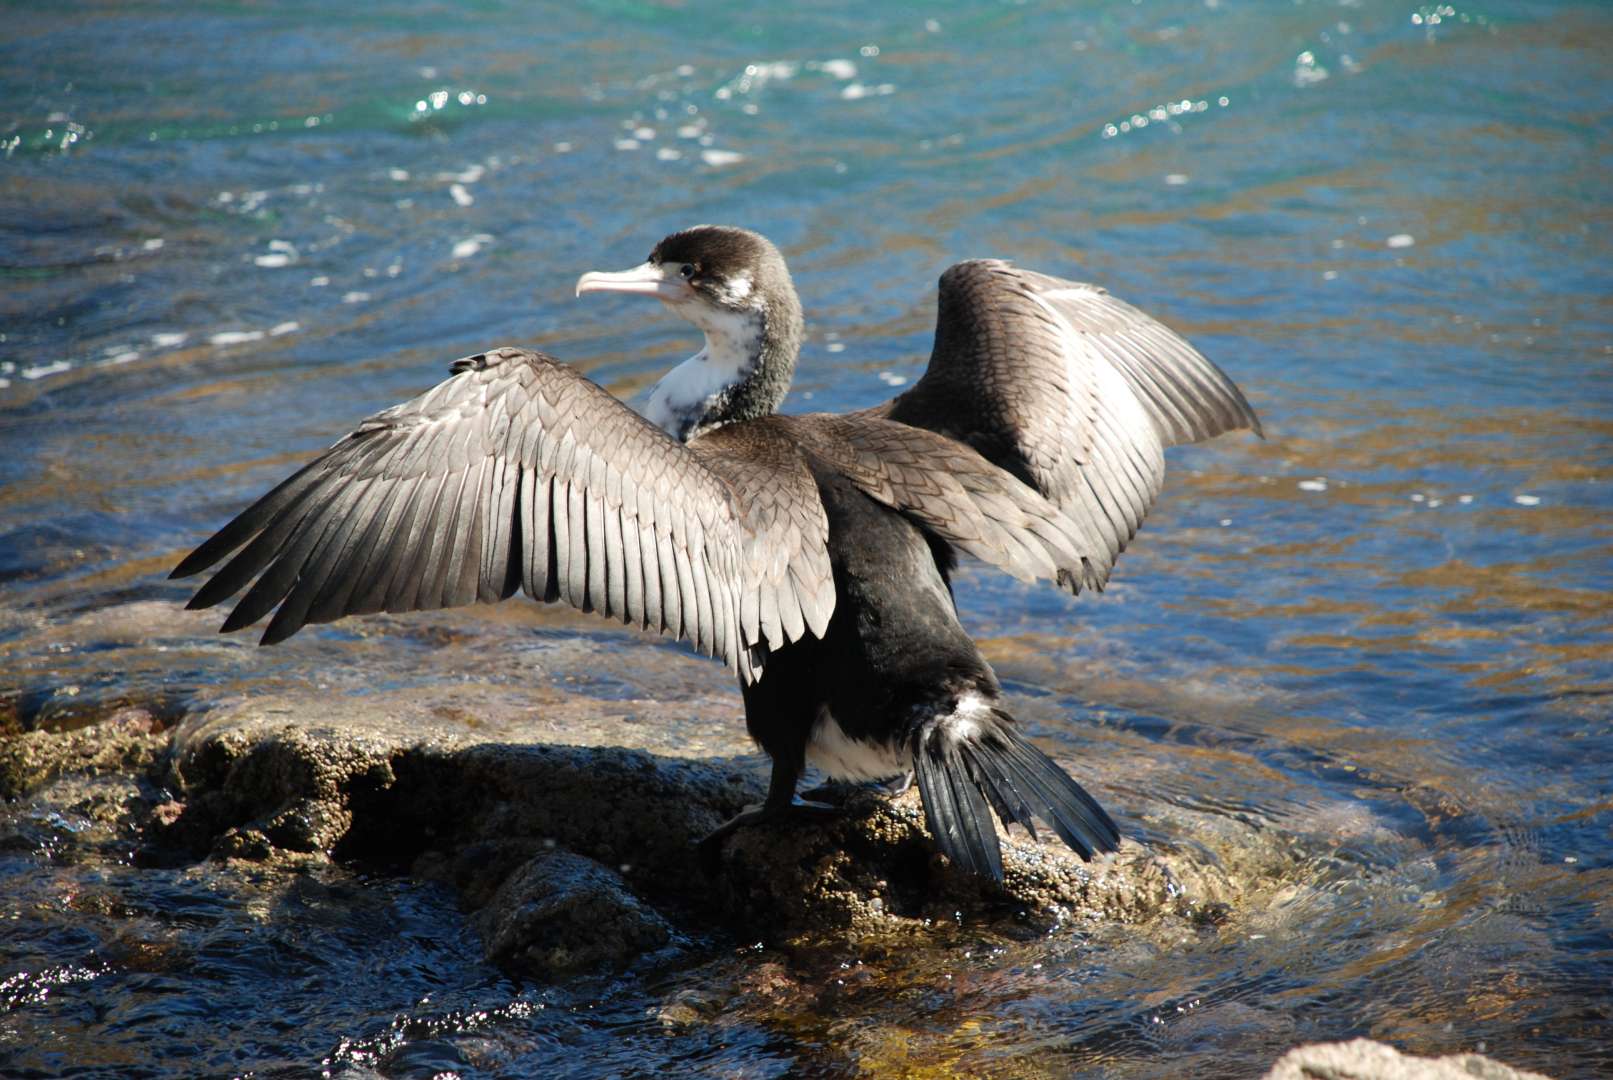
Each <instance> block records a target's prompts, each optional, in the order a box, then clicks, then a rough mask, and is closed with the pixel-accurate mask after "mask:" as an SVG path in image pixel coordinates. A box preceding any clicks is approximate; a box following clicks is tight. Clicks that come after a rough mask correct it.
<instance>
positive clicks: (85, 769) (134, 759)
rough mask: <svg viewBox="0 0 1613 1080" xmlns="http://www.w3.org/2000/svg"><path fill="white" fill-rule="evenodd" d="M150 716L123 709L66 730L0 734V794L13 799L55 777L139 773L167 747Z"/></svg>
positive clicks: (137, 711) (166, 742)
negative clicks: (96, 720)
mask: <svg viewBox="0 0 1613 1080" xmlns="http://www.w3.org/2000/svg"><path fill="white" fill-rule="evenodd" d="M155 727H157V725H156V724H155V722H154V721H153V719H152V717H151V715H150V714H149V713H148V712H146V711H144V710H141V709H132V708H124V709H119V710H117V711H116V712H114V713H112V714H111V715H110V716H108V717H107V718H106V719H105V720H104V721H103V722H101V723H98V724H92V725H90V726H88V727H81V728H75V729H74V730H72V731H65V732H55V731H29V732H24V733H22V734H17V735H10V736H6V737H4V738H0V798H4V799H17V798H21V797H22V796H24V795H27V794H29V793H30V792H33V791H35V790H37V789H39V788H41V787H44V786H45V785H46V784H48V783H50V782H51V781H53V780H55V779H57V778H58V777H62V776H67V775H73V776H109V775H114V774H120V773H121V774H128V773H143V772H145V771H146V770H147V769H149V768H150V767H151V766H152V764H153V763H154V762H155V761H156V759H157V756H158V755H159V754H160V753H161V752H162V751H163V750H164V749H165V748H166V747H167V745H168V739H167V737H166V736H165V735H162V734H157V733H155V732H154V728H155Z"/></svg>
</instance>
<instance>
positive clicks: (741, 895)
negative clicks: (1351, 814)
mask: <svg viewBox="0 0 1613 1080" xmlns="http://www.w3.org/2000/svg"><path fill="white" fill-rule="evenodd" d="M299 704H301V703H299ZM308 704H310V705H311V703H308ZM304 707H306V706H304ZM296 712H297V709H295V708H292V707H289V706H288V705H286V704H285V703H281V702H275V701H268V700H259V701H256V702H254V703H252V704H251V705H249V706H237V707H235V708H232V709H226V710H220V711H217V712H215V713H212V714H209V715H207V716H205V717H201V718H197V719H196V720H194V721H187V722H185V723H184V724H182V725H181V726H180V728H179V729H178V733H177V736H176V752H175V754H174V758H173V774H172V783H173V786H174V787H175V788H176V790H178V791H180V792H181V793H182V798H183V800H184V810H183V813H182V814H180V816H179V818H178V820H177V821H174V822H173V824H172V825H170V826H168V827H167V828H165V829H164V828H161V827H158V828H157V829H156V830H155V831H156V832H158V833H159V834H160V835H161V836H162V837H163V838H164V839H165V840H166V841H167V842H169V843H172V844H177V845H180V846H183V847H185V848H186V849H188V850H190V851H191V852H192V853H193V854H194V855H201V854H205V853H208V852H211V853H212V854H214V855H215V856H219V857H226V858H244V859H259V860H264V859H275V858H280V857H282V856H284V855H286V854H301V855H321V854H323V855H325V856H336V857H358V856H361V857H364V858H368V859H381V860H389V861H392V862H394V863H396V864H399V865H402V866H409V865H413V866H414V868H415V871H416V872H417V873H421V874H423V875H425V876H430V877H436V878H439V879H442V880H445V881H448V882H450V883H452V884H453V885H454V886H455V887H456V888H457V889H459V891H460V893H461V896H462V897H463V898H464V900H465V902H466V904H467V906H469V907H471V908H473V909H474V908H481V907H483V906H485V905H488V904H492V905H500V904H505V903H507V902H509V900H510V897H509V896H506V895H505V894H504V893H503V892H502V889H501V887H502V886H503V884H504V883H505V881H506V879H507V878H509V877H510V876H511V874H513V873H515V872H517V868H518V867H521V866H522V865H523V864H526V863H527V862H528V861H529V860H531V859H533V858H534V856H537V855H540V854H542V853H543V852H544V851H549V850H557V851H560V852H570V853H572V854H574V855H578V856H582V857H585V858H586V859H589V860H592V861H593V862H594V863H597V864H599V865H601V866H603V867H611V868H615V869H613V870H612V871H611V872H612V873H614V874H619V875H620V879H621V881H622V882H623V883H624V887H625V888H628V889H630V890H632V892H633V894H634V895H635V896H637V897H639V898H641V899H642V900H643V902H645V903H647V904H651V905H657V906H659V907H661V908H663V909H669V908H675V909H677V910H678V911H680V912H683V913H686V914H690V915H694V916H696V917H697V921H702V922H706V923H708V924H711V925H717V926H721V927H723V928H724V929H725V930H726V931H727V932H738V933H743V934H747V935H754V936H756V937H759V938H765V939H767V940H771V941H787V940H791V939H795V938H800V937H803V936H807V937H821V936H823V935H830V936H838V937H847V938H859V937H866V936H869V935H880V934H891V933H895V934H904V933H909V932H911V931H913V930H915V929H922V928H923V927H924V926H925V925H927V924H934V923H936V922H954V923H969V924H978V925H983V926H988V927H989V926H997V927H1000V928H1001V929H1002V930H1003V932H1005V933H1008V934H1010V935H1011V936H1022V935H1024V934H1027V933H1036V932H1040V930H1038V929H1037V928H1041V929H1043V930H1045V929H1046V928H1047V927H1050V926H1054V925H1059V924H1062V923H1066V922H1069V921H1083V920H1084V921H1086V922H1089V923H1093V924H1098V923H1105V924H1109V923H1115V922H1120V923H1124V924H1127V925H1132V926H1139V925H1147V924H1151V923H1157V922H1159V921H1160V920H1161V919H1166V920H1171V921H1173V922H1174V923H1177V924H1184V923H1185V925H1187V926H1189V927H1193V926H1196V925H1200V923H1199V922H1197V921H1195V919H1196V913H1197V912H1198V911H1199V910H1201V909H1203V910H1213V909H1214V908H1215V907H1216V906H1217V905H1220V906H1223V907H1224V906H1225V905H1226V904H1228V903H1229V902H1230V901H1231V900H1233V899H1235V898H1236V896H1237V894H1238V889H1237V888H1235V887H1234V886H1233V885H1232V883H1231V882H1230V880H1229V879H1228V878H1227V876H1226V874H1225V873H1224V872H1222V871H1220V870H1219V869H1217V868H1216V867H1215V866H1213V865H1197V864H1194V863H1193V862H1192V861H1191V860H1187V859H1185V858H1183V857H1181V856H1176V855H1170V854H1156V853H1153V852H1150V851H1148V850H1146V849H1144V848H1142V847H1140V846H1138V845H1136V844H1128V845H1126V847H1125V849H1124V850H1123V851H1122V852H1121V853H1119V854H1118V855H1115V856H1110V857H1108V858H1105V859H1100V860H1098V861H1096V862H1094V863H1091V864H1087V863H1083V862H1082V861H1081V860H1080V859H1079V858H1078V857H1076V856H1075V855H1074V854H1073V853H1072V852H1070V851H1068V850H1067V849H1065V848H1064V847H1062V846H1060V845H1058V844H1057V843H1056V842H1055V843H1038V842H1035V841H1033V840H1031V839H1030V838H1029V837H1028V836H1026V835H1025V834H1024V833H1023V832H1022V831H1019V830H1016V831H1015V832H1014V833H1012V834H1009V835H1006V836H1005V838H1004V866H1005V870H1006V876H1005V880H1004V882H1003V884H1002V885H1001V886H999V885H996V884H994V883H992V882H989V881H985V880H982V879H979V878H976V877H972V876H970V875H968V874H964V873H961V872H959V871H957V870H955V869H954V868H952V867H951V866H949V865H948V864H947V862H946V860H945V859H944V858H943V857H942V856H940V855H938V854H936V852H935V849H934V845H933V843H932V842H931V840H930V838H929V837H928V835H927V834H926V832H925V828H924V818H923V811H922V808H921V805H920V803H919V799H918V793H917V791H916V790H910V791H909V792H907V793H905V794H903V795H902V796H899V797H897V798H895V799H891V798H889V797H887V796H884V795H882V794H876V793H873V792H859V793H856V794H854V795H852V796H851V798H850V800H849V801H848V803H847V807H846V814H845V816H844V817H843V818H841V819H839V820H837V821H831V822H828V823H825V822H822V821H821V820H818V821H803V822H801V823H799V824H796V823H791V822H786V823H782V824H779V825H768V826H760V827H755V828H749V829H742V830H739V831H738V832H737V833H735V834H734V835H733V836H731V837H730V838H728V839H727V840H726V841H725V842H724V844H723V845H722V848H721V850H720V852H719V854H718V856H717V859H716V860H715V862H716V865H715V868H714V869H715V873H714V874H711V875H710V876H708V875H707V873H705V872H703V871H702V870H701V869H700V867H699V866H698V864H697V861H696V860H695V858H694V847H693V846H694V844H695V842H696V841H697V840H698V839H699V838H700V837H702V836H704V835H705V834H706V833H708V832H709V831H711V830H712V829H713V828H715V827H716V826H717V825H718V824H719V823H720V822H722V821H723V820H725V819H726V818H728V817H729V816H731V815H732V814H734V813H736V812H737V811H738V810H739V809H740V808H741V807H743V806H744V805H745V803H747V802H751V801H756V800H758V799H760V798H761V796H762V794H763V791H764V787H763V784H762V783H761V779H760V777H759V775H758V772H759V770H758V769H757V768H755V766H754V765H753V764H751V763H750V762H739V761H735V760H733V759H728V760H722V759H719V760H716V761H709V760H708V761H702V760H689V759H685V758H677V757H667V756H663V755H660V754H650V753H645V752H643V751H638V750H626V749H622V748H619V747H606V746H564V745H553V744H546V743H545V742H543V741H542V738H543V737H544V736H547V737H549V738H552V737H553V736H554V734H555V733H554V732H552V731H541V732H540V731H535V730H531V729H530V728H529V729H528V730H527V732H526V735H527V736H528V738H527V739H523V738H522V734H523V733H522V732H521V730H520V729H518V728H516V729H513V730H508V729H507V730H505V731H501V732H499V736H500V738H499V740H498V741H486V740H485V739H479V738H475V737H473V736H471V735H469V734H468V733H467V731H466V728H465V726H464V725H463V724H462V723H459V722H458V721H455V722H447V721H436V722H434V721H432V720H431V719H430V718H429V717H422V716H419V715H418V714H416V715H413V716H411V718H410V722H409V723H408V724H406V725H400V724H398V723H397V722H396V721H395V720H394V719H392V718H389V717H387V716H385V715H375V714H374V713H372V712H368V711H366V709H365V706H364V703H363V702H362V701H360V700H357V699H351V698H349V699H334V700H332V701H330V702H327V703H326V707H325V708H324V709H323V710H322V711H321V713H320V714H316V715H315V716H311V717H308V718H306V719H305V718H300V717H297V716H296ZM171 813H172V811H171V809H170V811H169V812H168V814H167V815H165V816H170V817H171ZM1184 880H1186V881H1190V882H1191V883H1192V887H1191V888H1190V889H1184V887H1183V885H1182V882H1183V881H1184ZM1195 904H1197V905H1200V907H1198V908H1196V907H1195ZM489 918H493V920H494V921H493V923H490V924H489V925H494V924H497V923H498V919H497V918H496V917H493V916H489Z"/></svg>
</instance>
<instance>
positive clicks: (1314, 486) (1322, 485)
mask: <svg viewBox="0 0 1613 1080" xmlns="http://www.w3.org/2000/svg"><path fill="white" fill-rule="evenodd" d="M1299 490H1301V491H1326V490H1327V478H1326V477H1325V476H1318V477H1317V478H1316V479H1314V480H1301V481H1300V482H1299Z"/></svg>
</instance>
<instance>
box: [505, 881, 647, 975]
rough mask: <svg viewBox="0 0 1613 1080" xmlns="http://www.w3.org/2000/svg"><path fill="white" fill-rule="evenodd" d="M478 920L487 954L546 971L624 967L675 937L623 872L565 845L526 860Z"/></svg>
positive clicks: (518, 967)
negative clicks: (636, 891) (567, 849)
mask: <svg viewBox="0 0 1613 1080" xmlns="http://www.w3.org/2000/svg"><path fill="white" fill-rule="evenodd" d="M475 922H476V928H477V930H478V931H479V932H480V933H481V935H482V941H483V943H484V945H485V948H486V953H487V958H488V959H489V960H491V961H493V962H494V963H496V964H498V965H499V966H500V967H503V968H505V969H507V970H512V971H518V972H521V973H522V974H530V975H540V976H545V977H553V976H556V975H566V974H570V973H572V972H577V971H592V970H595V969H598V968H613V967H623V966H625V965H626V964H628V963H629V962H631V961H632V960H634V959H636V958H637V957H638V956H640V955H641V954H643V953H647V952H653V951H654V950H656V949H659V948H661V947H662V946H664V945H666V944H667V943H668V942H670V941H671V940H672V927H671V925H670V924H669V923H668V922H667V921H666V920H665V919H663V918H662V917H661V916H660V915H659V914H657V913H656V912H655V911H654V910H653V909H651V908H650V907H649V906H648V905H646V904H645V903H644V902H643V901H641V900H640V899H639V898H638V897H636V896H634V895H633V893H632V891H631V890H630V889H629V888H628V887H627V883H626V882H625V881H623V880H622V877H621V875H620V874H617V873H615V872H614V871H612V870H610V869H609V868H607V867H605V866H602V865H600V864H599V863H597V862H595V861H594V860H592V859H587V858H584V857H582V856H581V855H572V854H570V853H568V852H563V851H552V852H547V853H545V854H542V855H539V856H537V857H535V858H533V859H530V860H528V861H527V862H525V863H523V864H522V865H521V866H520V868H518V869H517V870H516V871H515V872H514V873H512V874H511V875H509V877H507V878H505V880H504V883H503V884H502V885H500V886H499V888H498V891H497V892H496V893H495V894H494V895H493V896H492V898H491V899H490V901H489V902H488V904H487V905H486V906H485V907H483V908H482V910H481V912H480V913H479V914H478V915H477V917H476V920H475Z"/></svg>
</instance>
